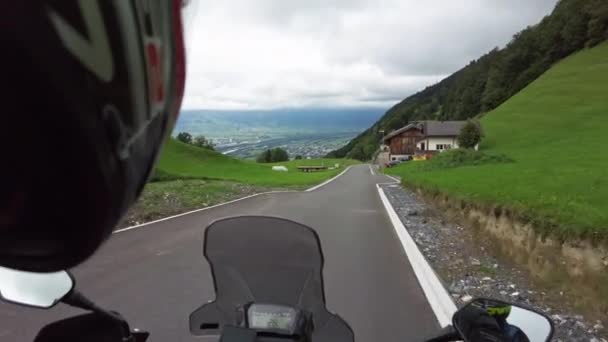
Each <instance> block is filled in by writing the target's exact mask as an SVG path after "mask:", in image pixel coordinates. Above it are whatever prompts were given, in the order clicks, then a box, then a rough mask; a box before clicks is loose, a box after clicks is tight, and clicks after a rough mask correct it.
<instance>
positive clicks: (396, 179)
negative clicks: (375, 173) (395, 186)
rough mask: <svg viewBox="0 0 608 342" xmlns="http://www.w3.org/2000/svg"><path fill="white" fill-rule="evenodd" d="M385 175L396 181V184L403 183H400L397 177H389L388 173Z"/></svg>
mask: <svg viewBox="0 0 608 342" xmlns="http://www.w3.org/2000/svg"><path fill="white" fill-rule="evenodd" d="M384 175H385V176H386V177H388V178H390V179H392V180H394V181H395V182H397V183H401V181H400V180H399V179H398V178H395V177H393V176H389V175H387V174H386V173H385V174H384Z"/></svg>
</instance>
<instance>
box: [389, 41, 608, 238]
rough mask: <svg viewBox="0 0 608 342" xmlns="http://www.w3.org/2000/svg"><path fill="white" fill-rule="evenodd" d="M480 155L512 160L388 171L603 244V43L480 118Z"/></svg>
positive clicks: (607, 85)
mask: <svg viewBox="0 0 608 342" xmlns="http://www.w3.org/2000/svg"><path fill="white" fill-rule="evenodd" d="M482 124H483V127H484V131H485V135H486V138H485V139H484V141H483V142H482V145H481V149H482V151H483V152H485V153H488V154H495V155H505V156H507V157H509V158H510V159H512V160H513V162H509V163H487V164H483V165H476V166H462V167H456V168H436V169H433V168H428V167H423V165H424V163H432V161H426V162H411V163H408V164H407V165H401V166H399V167H396V168H393V169H388V170H387V173H389V174H395V175H399V176H401V177H403V180H404V183H405V184H406V185H413V186H419V187H422V188H427V189H429V190H433V191H439V192H441V193H445V194H448V195H450V196H451V197H454V198H459V199H465V200H468V201H473V202H476V203H479V204H483V205H494V204H499V205H502V206H504V207H508V208H510V209H512V210H514V212H516V213H517V214H519V215H520V217H522V218H525V219H528V220H533V222H535V223H537V226H538V227H539V228H540V229H544V230H545V232H546V233H549V234H551V235H553V236H557V237H560V238H564V239H568V238H572V237H583V238H592V239H595V240H596V241H599V240H600V239H601V240H604V241H606V240H608V152H606V147H605V146H604V144H605V142H606V140H605V138H606V137H608V43H605V44H603V45H600V46H598V47H596V48H594V49H591V50H586V51H582V52H580V53H578V54H576V55H573V56H571V57H570V58H567V59H566V60H564V61H562V62H560V63H559V64H557V65H556V66H554V67H553V68H552V69H551V70H549V71H548V72H547V73H545V74H544V75H543V76H542V77H540V78H539V79H538V80H536V81H535V82H534V83H532V84H531V85H530V86H528V87H527V88H526V89H524V90H522V91H521V92H520V93H519V94H517V95H516V96H514V97H513V98H511V99H510V100H509V101H507V102H506V103H504V104H503V105H502V106H500V107H499V108H497V109H496V110H494V111H492V112H490V113H488V114H486V115H485V116H484V118H483V119H482Z"/></svg>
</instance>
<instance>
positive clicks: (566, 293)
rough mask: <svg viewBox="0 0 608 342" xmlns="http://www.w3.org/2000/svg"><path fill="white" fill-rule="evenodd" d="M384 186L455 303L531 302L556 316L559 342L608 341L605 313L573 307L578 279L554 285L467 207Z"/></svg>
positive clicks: (529, 304) (555, 321) (397, 186)
mask: <svg viewBox="0 0 608 342" xmlns="http://www.w3.org/2000/svg"><path fill="white" fill-rule="evenodd" d="M383 189H384V191H385V193H386V195H387V197H388V199H389V201H390V202H391V204H392V205H393V207H394V208H395V210H396V211H397V214H398V215H399V217H400V219H401V221H402V222H403V224H404V225H405V226H406V228H407V230H408V232H409V234H410V235H411V236H412V238H414V240H415V241H416V244H417V245H418V247H419V248H420V250H421V251H422V253H423V254H424V255H425V257H426V259H427V260H428V261H429V262H430V263H431V265H432V266H433V268H434V269H435V271H437V273H438V274H439V275H440V276H441V278H442V279H443V281H444V284H445V286H446V289H447V290H448V291H449V293H450V295H451V296H452V297H453V298H454V301H455V303H456V304H457V305H459V306H461V305H464V303H467V302H468V301H470V300H471V299H472V298H474V297H487V298H496V299H502V300H505V301H508V302H513V303H516V304H520V305H524V306H532V307H534V308H536V309H538V310H541V311H542V312H544V313H546V314H547V315H549V316H550V317H551V318H552V320H553V321H554V323H555V328H556V332H555V335H554V338H553V340H554V341H556V342H558V341H560V342H565V341H568V342H579V341H580V342H589V341H591V342H608V331H607V330H606V329H605V328H604V327H605V326H606V327H608V318H607V316H603V317H602V316H601V315H598V314H597V312H596V311H594V310H580V309H578V308H577V307H575V305H574V303H575V302H576V301H575V300H574V299H573V298H576V297H573V296H572V294H573V293H574V294H576V293H577V292H578V291H583V290H581V287H580V286H579V284H577V283H573V282H572V281H570V280H566V281H563V280H558V281H556V282H558V283H560V282H561V283H560V284H561V285H562V286H554V284H555V283H552V282H551V281H547V280H546V278H543V277H539V276H538V275H537V274H535V273H536V272H535V271H534V270H533V269H531V268H529V267H522V264H520V263H519V262H518V260H519V259H518V258H519V257H521V256H522V254H521V253H517V257H511V256H509V254H507V253H506V252H502V248H501V247H500V246H502V245H505V244H506V245H511V243H504V242H502V240H500V239H499V238H496V237H495V236H494V234H491V233H488V232H487V231H486V230H485V229H482V228H481V225H480V224H479V223H475V224H471V222H472V221H473V220H472V219H468V218H466V217H467V216H468V212H466V211H465V210H463V209H461V208H460V207H459V206H458V205H455V204H453V203H449V200H448V203H441V202H442V200H445V199H441V198H436V197H427V198H428V199H429V200H425V198H424V197H425V196H420V195H417V194H416V193H415V192H412V191H410V190H407V189H404V188H402V187H401V186H400V185H397V184H394V185H385V186H383ZM463 212H464V213H465V214H462V213H463ZM499 216H500V215H499ZM514 243H515V242H514ZM508 250H515V249H508ZM526 262H527V261H523V262H522V263H526ZM544 279H545V280H544ZM579 306H583V305H579ZM588 311H593V312H594V313H592V314H588Z"/></svg>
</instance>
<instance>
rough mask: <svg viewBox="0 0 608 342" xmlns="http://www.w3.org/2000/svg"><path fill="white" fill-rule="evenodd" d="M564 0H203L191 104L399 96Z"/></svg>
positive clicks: (392, 98) (192, 64) (365, 99)
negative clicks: (558, 0)
mask: <svg viewBox="0 0 608 342" xmlns="http://www.w3.org/2000/svg"><path fill="white" fill-rule="evenodd" d="M556 2H557V0H425V1H418V0H299V1H296V0H294V1H290V0H259V1H248V0H204V1H201V2H200V4H199V8H200V15H199V17H198V18H197V22H196V25H197V26H196V27H195V28H194V31H196V32H194V33H195V34H194V35H193V37H194V38H193V39H192V42H193V43H192V44H191V46H190V48H191V49H192V50H193V54H192V56H190V55H189V59H190V61H191V62H190V63H189V65H188V69H189V75H188V77H189V80H188V86H187V93H186V101H185V102H186V106H187V107H195V108H196V107H199V108H200V107H204V108H209V107H218V106H219V107H222V106H224V105H225V106H227V107H231V108H232V107H235V106H236V107H247V108H251V107H254V108H266V107H280V106H284V105H285V104H286V103H289V104H298V105H310V104H319V105H327V106H332V105H349V104H350V105H352V104H361V103H370V102H373V103H390V102H391V101H392V102H397V101H400V100H401V99H403V98H404V97H406V96H408V95H410V94H412V93H413V92H415V91H417V90H421V89H423V88H424V87H426V86H428V85H431V84H433V83H436V82H437V81H439V80H440V79H441V78H443V77H445V76H446V75H449V74H451V73H453V72H455V71H457V70H458V69H460V68H461V67H463V66H465V65H466V64H468V62H470V61H471V60H473V59H476V58H478V57H480V56H481V55H482V54H484V53H486V52H488V51H489V50H491V49H492V48H494V47H496V46H503V45H504V44H506V43H507V42H508V41H509V40H510V39H511V37H512V36H513V35H514V34H515V33H516V32H518V31H520V30H522V29H523V28H525V27H526V26H528V25H533V24H536V23H537V22H539V21H540V20H541V19H542V17H543V16H545V15H547V14H549V13H550V12H551V10H552V8H553V7H554V6H555V3H556Z"/></svg>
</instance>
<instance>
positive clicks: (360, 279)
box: [0, 165, 439, 342]
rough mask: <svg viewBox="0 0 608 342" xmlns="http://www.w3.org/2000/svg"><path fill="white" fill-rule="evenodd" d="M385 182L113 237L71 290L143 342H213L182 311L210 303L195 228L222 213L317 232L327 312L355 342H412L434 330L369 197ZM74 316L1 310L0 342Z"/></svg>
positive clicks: (357, 178) (360, 171)
mask: <svg viewBox="0 0 608 342" xmlns="http://www.w3.org/2000/svg"><path fill="white" fill-rule="evenodd" d="M391 181H392V180H390V179H389V178H387V177H386V176H383V175H372V173H371V172H370V168H369V167H368V166H367V165H360V166H355V167H352V168H351V169H350V170H348V171H347V172H346V173H345V174H344V175H342V176H341V177H339V178H337V179H335V180H334V181H333V182H331V183H329V184H327V185H325V186H323V187H321V188H320V189H317V190H314V191H311V192H292V193H275V194H266V195H261V196H257V197H253V198H249V199H246V200H243V201H239V202H235V203H232V204H228V205H224V206H219V207H216V208H212V209H209V210H205V211H199V212H196V213H192V214H188V215H184V216H180V217H177V218H173V219H170V220H166V221H161V222H157V223H153V224H150V225H146V226H143V227H140V228H136V229H132V230H128V231H124V232H121V233H118V234H114V235H113V236H112V238H111V239H110V240H109V241H108V242H107V243H106V244H105V245H104V246H103V247H102V249H101V250H100V251H99V252H98V253H97V254H96V255H95V256H94V257H93V258H91V259H90V260H89V261H87V262H86V263H84V264H82V265H80V266H79V267H77V268H76V269H74V270H73V272H74V274H75V276H76V279H77V282H78V284H77V287H78V289H79V290H80V291H81V292H83V293H85V294H86V295H87V296H88V297H90V298H91V299H93V300H94V301H95V302H97V303H98V304H100V305H101V306H103V307H106V308H109V309H113V310H116V311H119V312H121V313H122V314H123V315H124V316H125V317H126V318H127V319H128V321H129V322H130V323H131V326H132V327H137V328H141V329H145V330H148V331H150V332H151V338H150V341H213V340H215V339H209V338H200V337H199V338H197V337H193V336H191V335H190V334H189V331H188V316H189V314H190V313H191V312H192V311H193V310H194V309H196V308H198V307H199V306H200V305H201V304H202V303H204V302H206V301H208V300H210V299H212V298H213V296H214V293H213V283H212V280H211V277H210V273H209V266H208V265H207V262H206V261H205V260H204V258H203V255H202V246H203V229H204V227H205V226H207V225H208V224H209V223H210V222H212V221H213V220H215V219H217V218H220V217H226V216H235V215H271V216H280V217H285V218H289V219H292V220H295V221H298V222H302V223H305V224H307V225H309V226H311V227H313V228H315V229H316V230H317V231H318V233H319V236H320V238H321V243H322V247H323V251H324V254H325V270H324V276H325V291H326V297H327V305H328V307H329V309H330V310H332V311H334V312H337V313H339V314H340V315H341V316H342V317H343V318H344V319H345V320H346V321H347V322H348V323H349V324H350V325H351V326H352V327H353V329H354V331H355V336H356V340H357V341H366V342H367V341H369V342H373V341H383V342H388V341H418V340H420V338H421V337H424V336H426V335H428V334H430V333H433V332H434V331H436V330H437V329H438V328H439V325H438V323H437V319H436V317H435V315H434V314H433V311H432V310H431V307H430V306H429V304H428V302H427V300H426V298H425V295H424V293H423V291H422V289H421V288H420V285H419V283H418V280H417V278H416V276H415V274H414V272H413V271H412V268H411V266H410V264H409V262H408V259H407V257H406V255H405V254H404V251H403V247H402V245H401V243H400V242H399V240H398V238H397V236H396V234H395V231H394V228H393V226H392V224H391V222H390V220H389V218H388V216H387V213H386V211H385V209H384V207H383V205H382V202H381V200H380V198H379V196H378V192H377V190H376V184H377V183H384V182H391ZM77 312H79V311H77V310H74V309H71V308H68V307H66V306H65V305H62V304H61V305H58V306H57V307H56V308H53V309H51V310H48V311H44V310H35V309H27V308H21V307H17V306H14V305H9V304H0V340H1V341H32V340H33V337H34V336H35V335H36V333H37V331H38V330H39V329H40V328H41V327H42V326H43V325H44V324H46V323H48V322H51V321H53V320H56V319H59V318H62V317H66V316H68V315H73V314H75V313H77Z"/></svg>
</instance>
